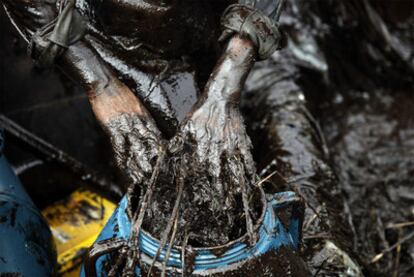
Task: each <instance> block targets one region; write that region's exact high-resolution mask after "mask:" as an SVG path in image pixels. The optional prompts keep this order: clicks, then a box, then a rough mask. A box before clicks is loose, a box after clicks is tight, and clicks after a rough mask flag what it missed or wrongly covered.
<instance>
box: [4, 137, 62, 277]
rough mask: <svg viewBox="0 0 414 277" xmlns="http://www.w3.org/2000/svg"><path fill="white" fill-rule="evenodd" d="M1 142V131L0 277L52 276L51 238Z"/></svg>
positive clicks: (52, 251) (52, 250)
mask: <svg viewBox="0 0 414 277" xmlns="http://www.w3.org/2000/svg"><path fill="white" fill-rule="evenodd" d="M3 142H4V141H3V136H2V132H1V130H0V276H3V275H5V276H6V275H7V274H10V275H7V276H25V277H26V276H27V277H31V276H42V277H43V276H54V274H55V269H56V250H55V246H54V242H53V237H52V234H51V232H50V229H49V227H48V225H47V223H46V221H45V220H44V219H43V217H42V215H41V214H40V212H39V211H38V209H37V208H36V207H35V205H34V204H33V202H32V200H31V199H30V197H29V196H28V195H27V193H26V192H25V190H24V188H23V186H22V184H21V183H20V181H19V179H18V178H17V176H16V175H15V174H14V172H13V170H12V169H11V167H10V165H9V163H8V162H7V160H6V158H5V157H4V155H3V151H2V150H3ZM12 274H15V275H12Z"/></svg>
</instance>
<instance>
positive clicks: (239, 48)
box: [204, 35, 256, 101]
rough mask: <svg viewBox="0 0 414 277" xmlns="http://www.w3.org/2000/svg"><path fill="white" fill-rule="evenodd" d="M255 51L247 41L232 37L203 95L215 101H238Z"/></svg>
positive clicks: (252, 62) (253, 60) (251, 65)
mask: <svg viewBox="0 0 414 277" xmlns="http://www.w3.org/2000/svg"><path fill="white" fill-rule="evenodd" d="M255 55H256V51H255V49H254V45H253V43H252V42H251V41H250V40H248V39H243V38H240V37H239V36H237V35H236V36H233V37H232V38H231V39H230V40H229V42H228V44H227V47H226V50H225V51H224V53H223V55H222V56H221V58H220V60H219V62H218V63H217V66H216V67H215V69H214V71H213V73H212V74H211V76H210V79H209V81H208V83H207V85H206V87H205V91H204V94H205V96H207V98H209V99H214V100H215V101H222V100H224V101H238V99H239V97H240V93H241V90H242V89H243V86H244V83H245V81H246V78H247V75H248V74H249V72H250V69H251V68H252V67H253V64H254V62H255Z"/></svg>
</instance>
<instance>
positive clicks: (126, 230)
mask: <svg viewBox="0 0 414 277" xmlns="http://www.w3.org/2000/svg"><path fill="white" fill-rule="evenodd" d="M262 198H263V204H264V205H263V207H264V208H263V211H262V216H261V218H260V219H259V220H258V223H257V224H256V226H255V232H257V234H258V240H257V242H256V244H255V245H249V243H248V236H247V235H245V236H243V237H241V238H239V239H237V240H235V241H232V242H229V243H228V244H226V245H222V246H217V247H205V248H189V250H188V251H191V253H193V255H194V260H193V262H192V264H191V270H190V272H191V274H189V275H191V276H210V275H215V274H219V275H220V276H224V275H225V274H226V273H227V272H232V276H238V275H237V274H236V275H234V274H235V273H234V271H237V270H238V269H240V268H242V267H243V264H246V263H248V262H249V261H250V260H252V259H257V258H259V257H260V256H263V255H265V254H269V253H277V252H278V251H279V250H281V249H282V248H288V249H292V250H293V251H295V250H297V249H298V248H299V245H300V242H301V236H302V222H303V214H304V204H303V201H302V199H301V198H300V197H298V196H297V195H296V194H295V193H294V192H290V191H289V192H281V193H277V194H274V195H273V196H268V197H266V196H265V194H264V192H263V191H262ZM127 206H128V200H127V197H125V196H124V198H123V199H122V200H121V202H120V204H119V206H118V208H117V209H116V210H115V212H114V214H113V215H112V217H111V218H110V219H109V221H108V223H107V224H106V226H105V228H104V229H103V230H102V232H101V234H100V235H99V237H98V239H97V241H96V242H95V244H94V245H93V246H92V247H91V249H90V252H89V255H88V257H87V258H86V260H85V264H84V267H83V269H82V272H81V276H88V277H89V276H107V274H108V272H109V270H110V266H108V264H109V265H111V264H113V261H111V257H110V254H111V253H114V251H117V250H119V249H120V248H121V247H123V246H125V244H126V241H127V240H128V239H129V237H130V234H131V222H130V220H129V217H128V215H127V212H126V210H127ZM139 236H140V237H139V248H140V253H141V262H142V263H143V264H145V265H147V266H148V267H149V266H150V265H151V263H152V260H153V258H154V256H155V255H156V252H157V250H158V247H159V240H157V239H155V238H154V237H152V236H151V235H150V234H148V233H147V232H145V231H141V233H140V235H139ZM103 245H104V246H105V247H102V246H103ZM167 248H168V247H167V246H166V247H165V248H164V249H163V250H162V251H161V253H160V255H159V258H158V260H157V263H156V264H155V266H154V267H155V268H156V271H160V268H161V265H162V263H163V261H164V258H165V255H166V252H167ZM188 251H187V248H186V251H185V252H187V253H189V252H188ZM182 252H183V251H182V249H181V247H179V246H173V247H172V250H171V253H170V256H169V259H168V261H167V263H166V264H167V275H168V276H170V275H174V276H180V275H182V269H183V268H185V267H184V263H185V255H184V257H182ZM135 273H136V276H141V269H140V268H138V267H137V268H136V270H135ZM259 275H260V274H259V273H258V275H257V276H259Z"/></svg>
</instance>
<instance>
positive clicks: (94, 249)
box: [84, 239, 127, 277]
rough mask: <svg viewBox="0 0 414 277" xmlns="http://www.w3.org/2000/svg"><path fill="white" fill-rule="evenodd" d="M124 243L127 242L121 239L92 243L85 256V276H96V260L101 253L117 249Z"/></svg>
mask: <svg viewBox="0 0 414 277" xmlns="http://www.w3.org/2000/svg"><path fill="white" fill-rule="evenodd" d="M126 245H127V243H126V241H125V240H123V239H107V240H103V241H100V242H98V243H95V244H94V245H92V246H91V248H90V249H89V254H88V255H87V256H86V257H85V263H84V270H85V276H88V277H97V276H98V275H97V274H96V261H97V260H98V259H99V258H100V257H102V256H103V255H106V254H109V253H111V252H113V251H116V250H119V249H121V248H123V247H125V246H126Z"/></svg>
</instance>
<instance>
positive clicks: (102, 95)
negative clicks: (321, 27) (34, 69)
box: [60, 42, 151, 124]
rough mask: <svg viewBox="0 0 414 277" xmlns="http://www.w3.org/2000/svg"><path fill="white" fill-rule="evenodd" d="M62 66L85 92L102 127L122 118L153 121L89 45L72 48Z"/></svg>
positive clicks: (78, 44)
mask: <svg viewBox="0 0 414 277" xmlns="http://www.w3.org/2000/svg"><path fill="white" fill-rule="evenodd" d="M60 66H61V67H62V69H63V70H64V71H66V72H67V73H69V74H70V76H72V78H73V79H75V80H76V81H78V82H80V84H81V85H82V87H83V88H84V89H85V91H86V93H87V95H88V97H89V101H90V103H91V106H92V109H93V111H94V113H95V116H96V117H97V119H98V121H99V122H100V123H102V124H105V123H107V122H109V121H110V120H111V119H112V118H115V117H117V116H118V115H121V114H129V115H137V116H140V117H143V118H145V119H149V120H151V119H150V115H149V113H148V111H147V110H146V108H145V107H144V105H143V104H142V102H141V101H140V100H139V99H138V98H136V97H135V95H134V94H133V93H132V91H131V90H130V89H129V88H128V87H127V86H126V85H125V84H123V83H122V82H121V81H119V80H118V79H117V77H116V76H115V74H114V73H113V71H112V70H111V69H109V68H108V66H107V65H106V64H105V63H104V62H103V61H102V60H101V59H100V57H99V56H97V54H95V53H94V52H93V51H92V50H91V49H90V48H89V46H88V45H87V44H85V43H83V42H78V43H76V44H74V45H72V46H70V47H69V48H68V49H67V51H66V52H65V54H64V56H63V57H62V61H61V63H60Z"/></svg>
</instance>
